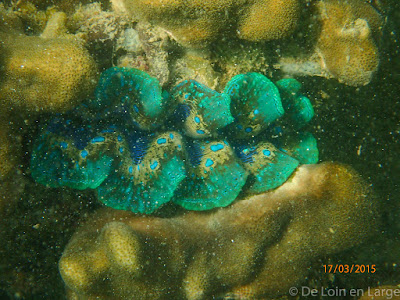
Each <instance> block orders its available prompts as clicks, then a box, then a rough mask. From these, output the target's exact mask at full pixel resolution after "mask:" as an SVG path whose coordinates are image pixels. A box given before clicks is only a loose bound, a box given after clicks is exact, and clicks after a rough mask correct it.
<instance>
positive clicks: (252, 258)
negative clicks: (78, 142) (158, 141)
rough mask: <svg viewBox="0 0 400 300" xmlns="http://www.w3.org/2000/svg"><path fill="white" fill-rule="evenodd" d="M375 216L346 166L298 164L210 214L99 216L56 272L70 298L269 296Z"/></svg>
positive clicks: (370, 228) (355, 236) (354, 239)
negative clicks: (268, 187) (272, 183)
mask: <svg viewBox="0 0 400 300" xmlns="http://www.w3.org/2000/svg"><path fill="white" fill-rule="evenodd" d="M310 186H311V187H312V189H310V188H309V187H310ZM375 214H376V202H375V198H374V196H373V194H372V193H371V190H370V188H369V187H368V185H367V184H366V183H365V182H364V181H363V180H362V179H361V178H360V177H359V176H358V175H357V174H356V173H355V172H354V171H353V170H352V169H350V168H348V167H345V166H343V165H339V164H334V163H324V164H319V165H303V166H301V167H300V168H299V169H298V170H297V171H296V173H295V175H294V177H293V178H292V179H291V180H289V181H287V182H286V183H284V184H283V185H282V186H281V187H279V188H278V189H276V190H274V191H270V192H267V193H264V194H260V195H257V196H253V197H247V198H245V199H242V200H240V201H237V202H235V203H234V204H233V205H231V206H229V207H228V208H224V209H220V210H213V211H209V212H207V213H198V212H185V213H183V214H181V215H177V216H174V217H170V218H160V217H152V216H138V215H135V214H132V213H129V212H124V211H116V210H112V209H101V210H99V211H97V212H96V213H95V214H94V215H92V216H90V218H89V220H88V221H87V223H86V224H85V225H83V226H82V227H80V228H79V229H78V230H77V232H76V233H75V234H74V236H73V238H72V239H71V241H70V243H69V244H68V246H67V247H66V249H65V251H64V253H63V256H62V258H61V260H60V263H59V268H60V272H61V275H62V278H63V280H64V281H65V283H66V285H67V287H68V290H69V297H70V298H71V299H76V298H79V299H91V298H92V297H97V298H98V299H106V298H107V297H108V296H109V295H113V296H112V297H113V298H115V299H124V298H127V297H130V298H132V297H134V298H135V299H171V298H175V299H211V298H212V297H217V296H221V297H224V296H225V297H228V298H229V297H230V299H231V298H233V299H261V298H263V297H266V296H269V297H273V296H277V295H281V294H285V293H287V289H288V288H289V287H290V286H293V285H296V284H300V283H301V282H302V281H303V280H304V278H305V276H306V274H307V268H308V266H309V265H310V263H311V262H312V261H313V260H315V259H316V258H318V257H320V256H324V255H328V254H332V253H335V252H338V251H342V250H344V249H347V248H349V247H351V246H354V245H357V244H358V243H360V242H361V241H363V240H364V239H365V238H366V237H368V236H370V235H371V234H372V233H373V232H374V230H375V229H376V226H377V223H376V219H375V217H376V215H375Z"/></svg>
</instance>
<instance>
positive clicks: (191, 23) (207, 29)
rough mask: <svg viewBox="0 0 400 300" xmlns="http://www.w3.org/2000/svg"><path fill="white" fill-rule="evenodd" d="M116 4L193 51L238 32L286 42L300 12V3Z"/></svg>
mask: <svg viewBox="0 0 400 300" xmlns="http://www.w3.org/2000/svg"><path fill="white" fill-rule="evenodd" d="M113 2H114V3H115V6H117V7H121V6H122V5H123V6H124V7H125V9H126V10H128V11H129V12H130V13H131V14H134V15H136V16H137V17H139V18H140V19H145V20H148V21H150V22H151V23H154V24H157V25H159V26H161V27H163V28H164V29H166V30H168V31H170V32H171V33H172V35H173V36H174V37H175V38H176V39H177V40H178V41H179V42H180V43H183V44H185V45H189V46H191V47H203V46H204V45H205V43H208V42H210V41H213V40H215V39H216V38H217V37H218V36H219V35H221V34H226V33H229V32H235V31H236V32H237V35H238V36H239V37H240V38H242V39H245V40H249V41H268V40H273V39H277V38H282V37H285V36H287V35H288V34H290V32H292V30H293V29H294V28H295V26H296V24H297V20H298V18H299V11H300V5H299V1H298V0H289V1H288V0H285V1H283V0H279V1H275V0H253V1H244V0H239V1H233V0H214V1H213V0H205V1H201V0H193V1H187V0H177V1H175V0H172V1H171V0H156V1H148V0H122V1H116V0H114V1H113ZM121 2H122V3H121Z"/></svg>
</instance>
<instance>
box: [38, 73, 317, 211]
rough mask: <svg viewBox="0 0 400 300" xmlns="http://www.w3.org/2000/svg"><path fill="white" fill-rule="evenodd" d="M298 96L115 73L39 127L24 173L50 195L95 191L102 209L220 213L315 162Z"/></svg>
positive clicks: (306, 104)
mask: <svg viewBox="0 0 400 300" xmlns="http://www.w3.org/2000/svg"><path fill="white" fill-rule="evenodd" d="M300 88H301V85H300V83H299V82H298V81H296V80H295V79H282V80H280V81H278V82H277V83H276V84H274V83H272V82H271V81H270V80H269V79H268V78H266V77H265V76H264V75H261V74H258V73H247V74H240V75H237V76H235V77H233V78H232V79H231V80H230V81H229V82H228V84H227V85H226V87H225V89H224V91H223V92H221V93H219V92H217V91H214V90H212V89H210V88H208V87H207V86H204V85H203V84H201V83H199V82H196V81H194V80H185V81H183V82H181V83H179V84H178V85H177V86H175V87H173V88H172V89H171V91H170V92H167V91H164V90H162V88H161V87H160V84H159V82H158V81H157V79H155V78H153V77H151V76H150V75H148V74H147V73H145V72H142V71H140V70H137V69H132V68H118V67H114V68H111V69H108V70H106V71H104V72H103V73H102V76H101V78H100V81H99V83H98V86H97V88H96V91H95V95H94V97H93V98H92V99H90V100H89V101H87V102H85V103H84V104H81V105H80V106H78V107H77V108H75V109H74V110H73V111H71V112H69V113H67V114H64V115H57V116H55V117H54V118H53V119H52V120H50V121H49V122H47V123H46V124H44V125H43V128H42V130H41V133H40V135H39V137H38V138H37V140H36V141H35V143H34V147H33V151H32V157H31V173H32V176H33V178H34V179H35V180H36V181H37V182H39V183H42V184H45V185H48V186H50V187H60V186H67V187H71V188H74V189H79V190H83V189H88V188H89V189H95V190H96V192H97V196H98V199H99V200H100V201H101V202H103V203H104V204H105V205H107V206H110V207H112V208H115V209H123V210H131V211H133V212H137V213H146V214H149V213H152V212H154V211H155V210H157V209H158V208H159V207H160V206H162V205H163V204H165V203H167V202H170V201H172V202H173V203H176V204H179V205H180V206H182V207H184V208H186V209H189V210H208V209H212V208H215V207H225V206H227V205H229V204H231V203H232V202H233V201H234V200H235V199H236V198H237V196H238V195H239V193H241V192H246V193H250V194H258V193H262V192H265V191H268V190H271V189H274V188H277V187H278V186H280V185H282V184H283V183H284V182H285V181H286V180H287V179H288V178H289V177H290V176H291V174H292V173H293V171H294V170H295V169H296V168H297V167H298V165H299V164H312V163H316V162H317V161H318V149H317V145H316V140H315V138H314V137H313V136H312V134H311V133H308V132H299V129H301V127H303V126H304V125H305V124H306V123H308V122H309V121H310V120H311V118H312V117H313V115H314V111H313V108H312V105H311V103H310V100H309V99H308V98H307V97H305V96H304V95H302V94H301V93H300Z"/></svg>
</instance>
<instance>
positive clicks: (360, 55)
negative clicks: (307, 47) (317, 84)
mask: <svg viewBox="0 0 400 300" xmlns="http://www.w3.org/2000/svg"><path fill="white" fill-rule="evenodd" d="M318 8H319V11H320V15H321V21H322V30H321V34H320V37H319V40H318V42H317V52H318V53H319V55H320V57H321V59H322V64H323V65H325V66H326V70H327V72H328V73H329V74H330V75H331V76H333V77H335V78H337V79H338V80H339V81H341V82H345V83H346V84H348V85H354V86H358V85H365V84H367V83H369V82H370V81H371V78H372V75H373V74H374V72H375V71H376V70H377V69H378V65H379V52H378V47H377V45H376V41H375V39H374V36H375V37H376V36H377V35H379V33H380V31H381V28H382V26H383V20H382V18H381V17H380V15H379V14H378V12H376V11H375V10H374V8H372V7H371V6H370V5H368V4H367V3H365V2H363V1H359V0H346V1H345V0H325V1H321V2H319V4H318Z"/></svg>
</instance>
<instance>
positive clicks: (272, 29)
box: [238, 0, 300, 41]
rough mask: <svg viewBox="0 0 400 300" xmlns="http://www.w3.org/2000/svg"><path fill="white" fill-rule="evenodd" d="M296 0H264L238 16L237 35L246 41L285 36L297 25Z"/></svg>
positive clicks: (298, 7)
mask: <svg viewBox="0 0 400 300" xmlns="http://www.w3.org/2000/svg"><path fill="white" fill-rule="evenodd" d="M299 15H300V4H299V1H298V0H273V1H270V0H264V1H258V2H257V4H254V5H252V6H250V7H248V8H247V10H246V12H245V13H243V14H242V15H241V16H240V19H239V23H238V35H239V37H240V38H242V39H245V40H248V41H269V40H275V39H279V38H282V37H285V36H287V35H288V34H289V33H291V32H292V31H293V29H294V28H295V27H296V25H297V21H298V19H299Z"/></svg>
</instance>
